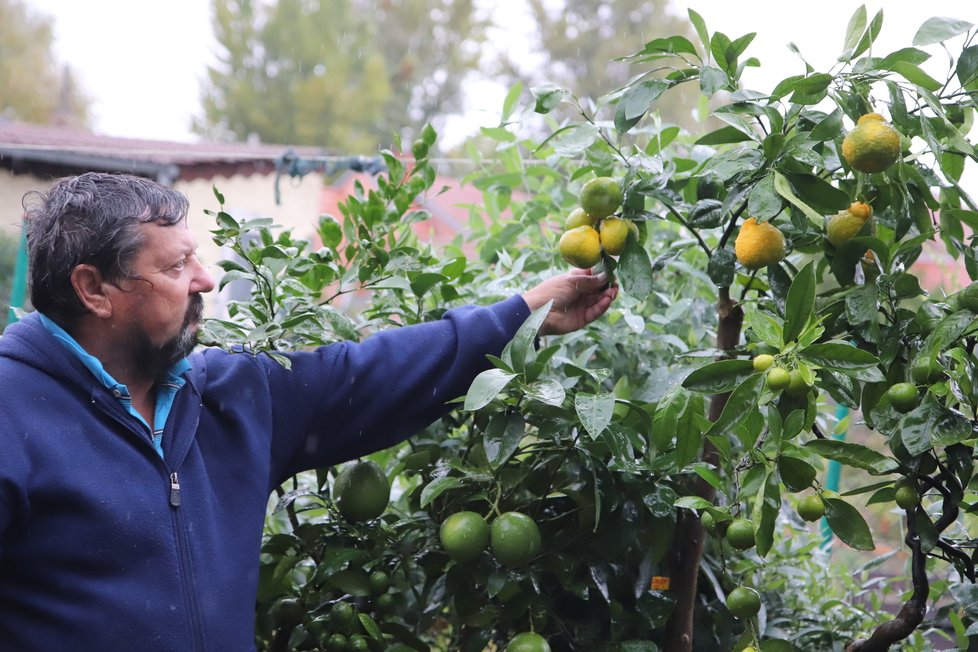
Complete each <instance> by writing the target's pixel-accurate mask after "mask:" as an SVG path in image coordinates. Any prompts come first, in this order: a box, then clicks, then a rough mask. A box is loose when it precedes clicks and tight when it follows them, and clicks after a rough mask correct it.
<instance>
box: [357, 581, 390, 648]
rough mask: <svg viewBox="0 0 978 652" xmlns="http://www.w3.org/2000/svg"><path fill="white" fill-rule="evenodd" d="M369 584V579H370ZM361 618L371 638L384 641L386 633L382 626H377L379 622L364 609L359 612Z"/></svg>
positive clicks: (361, 622)
mask: <svg viewBox="0 0 978 652" xmlns="http://www.w3.org/2000/svg"><path fill="white" fill-rule="evenodd" d="M368 586H369V581H368ZM357 616H358V617H359V618H360V624H361V625H363V629H364V630H365V631H366V632H367V634H369V635H370V638H372V639H374V640H375V641H383V640H384V634H383V632H381V631H380V627H378V626H377V622H376V621H375V620H374V619H373V618H371V617H370V614H365V613H363V612H362V611H361V612H360V613H358V614H357Z"/></svg>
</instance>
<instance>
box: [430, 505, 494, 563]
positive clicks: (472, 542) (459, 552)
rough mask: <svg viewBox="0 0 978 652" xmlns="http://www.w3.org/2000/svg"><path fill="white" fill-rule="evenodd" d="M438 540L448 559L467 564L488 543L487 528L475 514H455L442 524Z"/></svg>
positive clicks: (482, 520) (483, 521)
mask: <svg viewBox="0 0 978 652" xmlns="http://www.w3.org/2000/svg"><path fill="white" fill-rule="evenodd" d="M438 538H439V540H440V541H441V545H442V547H443V548H444V549H445V552H447V553H448V556H449V557H451V558H452V559H454V560H455V561H458V562H468V561H472V560H473V559H475V558H476V557H478V556H479V553H480V552H482V551H483V550H485V548H486V544H488V543H489V526H488V525H487V524H486V520H485V519H484V518H482V516H480V515H479V514H476V513H475V512H457V513H455V514H452V515H451V516H449V517H448V518H446V519H445V520H444V522H442V524H441V528H439V530H438Z"/></svg>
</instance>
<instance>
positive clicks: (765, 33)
mask: <svg viewBox="0 0 978 652" xmlns="http://www.w3.org/2000/svg"><path fill="white" fill-rule="evenodd" d="M514 2H515V3H518V2H519V0H496V1H495V2H493V6H495V7H497V8H498V9H497V11H499V12H500V14H499V15H500V16H501V17H505V21H504V22H509V23H514V22H516V23H518V22H519V21H514V20H513V19H512V17H513V16H514V15H515V14H514V10H513V8H512V7H511V6H509V5H511V4H512V3H514ZM674 2H675V6H676V11H677V13H679V14H681V15H683V16H685V15H686V8H687V7H690V6H691V7H693V8H694V9H695V10H696V11H698V12H699V13H700V14H701V15H702V16H703V17H704V19H705V20H706V23H707V26H708V27H709V29H710V31H711V32H712V31H714V30H720V31H723V32H724V33H726V34H727V35H728V36H730V37H731V38H736V37H738V36H741V35H743V34H745V33H747V32H752V31H753V32H757V37H756V38H755V40H754V42H753V43H752V44H751V46H750V48H749V49H748V51H747V54H748V55H749V56H755V57H757V58H759V59H760V60H761V64H762V66H761V68H760V69H759V70H756V71H755V70H750V71H748V73H747V74H746V75H745V80H746V81H747V83H748V85H749V86H751V87H753V88H757V89H759V90H760V89H763V90H770V89H771V87H772V86H773V83H774V82H776V81H778V80H780V79H782V78H784V77H786V76H788V75H791V74H798V73H801V72H804V70H803V68H802V64H801V63H800V61H799V60H798V58H797V57H796V56H795V55H794V54H793V53H791V52H790V51H789V50H788V49H787V44H788V42H789V41H793V42H794V43H796V44H797V45H798V47H799V48H800V49H801V51H802V53H803V54H804V55H805V57H806V59H808V61H809V62H810V63H811V64H812V65H813V66H814V67H815V68H816V69H817V70H827V69H828V67H829V66H831V64H832V62H833V60H834V59H835V57H836V56H838V54H839V52H840V50H841V45H842V38H843V36H844V30H845V26H846V23H847V22H848V20H849V17H850V16H851V15H852V12H853V11H854V10H855V9H856V8H857V7H858V6H859V5H860V4H861V3H859V2H853V1H850V0H820V1H819V2H816V3H808V4H805V5H794V6H793V8H791V9H789V8H788V7H789V6H791V3H786V2H784V0H778V1H777V2H775V1H774V0H750V2H733V1H731V0H704V1H702V2H685V1H678V2H677V1H676V0H674ZM27 3H28V5H30V6H33V7H34V8H36V9H37V10H38V11H40V12H42V13H44V14H47V15H49V16H51V17H52V18H53V19H54V28H55V38H56V42H55V48H56V52H57V55H58V57H59V58H60V59H61V60H63V61H66V62H68V63H70V64H71V65H72V66H73V68H74V69H75V71H76V72H77V74H78V76H79V77H80V81H81V84H82V85H83V87H84V88H85V89H86V90H87V91H88V93H89V94H90V95H91V97H92V99H93V100H94V107H93V108H94V116H95V130H96V131H98V132H99V133H103V134H107V135H114V136H132V137H141V138H154V139H167V140H178V141H192V140H195V138H194V136H193V135H192V134H191V132H190V122H191V119H192V117H193V116H194V115H196V114H198V111H199V110H198V105H199V98H200V86H201V81H202V80H203V79H204V77H205V75H206V67H207V65H208V64H209V63H212V62H213V61H214V60H215V52H216V45H215V42H214V40H213V36H212V35H211V27H210V19H209V6H210V2H209V1H208V0H166V2H147V1H146V0H27ZM802 7H804V9H802ZM881 8H882V9H883V12H884V17H885V19H884V23H883V31H882V34H881V35H880V38H879V39H878V40H877V43H876V45H875V46H874V52H875V53H879V54H887V53H889V52H891V51H893V50H895V49H897V48H899V47H904V46H909V45H910V43H911V40H912V38H913V35H914V34H915V33H916V31H917V28H918V27H919V26H920V25H921V23H923V22H924V20H926V19H927V18H929V17H930V16H949V17H953V18H961V19H964V20H968V21H970V22H973V23H978V2H975V1H974V0H927V1H926V2H911V1H910V0H888V1H885V2H877V3H872V4H867V9H868V11H869V13H870V16H872V15H873V14H875V12H876V11H878V10H879V9H881ZM518 41H519V39H517V42H518ZM929 51H930V52H932V53H933V55H934V59H935V60H937V61H939V62H940V63H941V64H942V65H944V66H946V57H944V55H943V53H941V51H940V50H938V49H934V48H931V49H929ZM623 54H626V53H623ZM928 63H930V62H928ZM925 67H926V66H925ZM940 72H943V68H940ZM503 92H504V91H500V92H499V93H498V94H496V95H493V94H491V93H487V92H484V91H483V92H482V93H479V95H480V96H479V97H477V98H471V99H470V102H469V103H470V106H471V109H472V113H471V115H470V117H469V118H468V123H467V124H466V126H470V127H472V129H473V130H474V129H475V128H476V127H477V124H476V123H479V122H482V123H484V124H494V123H495V122H498V117H496V116H498V111H499V109H500V106H501V101H502V100H501V97H502V95H501V94H502V93H503Z"/></svg>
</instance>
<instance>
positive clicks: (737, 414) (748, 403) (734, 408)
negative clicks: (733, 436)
mask: <svg viewBox="0 0 978 652" xmlns="http://www.w3.org/2000/svg"><path fill="white" fill-rule="evenodd" d="M763 380H764V374H753V375H751V376H748V377H747V379H746V380H744V382H742V383H741V384H740V385H738V386H737V388H736V389H735V390H733V392H731V393H730V396H729V398H728V399H727V402H726V404H725V405H724V406H723V410H722V411H721V412H720V416H719V417H718V418H717V420H716V421H714V422H713V423H712V424H710V429H709V430H707V431H706V436H707V437H712V436H715V435H719V434H723V433H727V432H730V431H732V430H733V429H734V428H736V427H737V425H739V424H740V422H741V421H743V420H744V419H746V418H747V416H748V415H749V414H750V412H751V411H753V410H754V409H755V407H756V406H757V401H758V400H759V399H760V397H761V391H762V390H763V387H764V384H763Z"/></svg>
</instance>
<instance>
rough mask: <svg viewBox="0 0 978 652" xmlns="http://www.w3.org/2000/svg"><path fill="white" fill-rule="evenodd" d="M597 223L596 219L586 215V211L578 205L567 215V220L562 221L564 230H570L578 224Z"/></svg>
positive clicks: (591, 224) (588, 224)
mask: <svg viewBox="0 0 978 652" xmlns="http://www.w3.org/2000/svg"><path fill="white" fill-rule="evenodd" d="M597 223H598V220H596V219H595V218H593V217H591V216H590V215H588V214H587V211H585V210H584V209H583V208H581V207H580V206H578V207H577V208H575V209H574V210H572V211H571V212H570V215H568V216H567V220H566V221H565V222H564V230H565V231H570V230H571V229H576V228H577V227H579V226H594V225H595V224H597Z"/></svg>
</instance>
